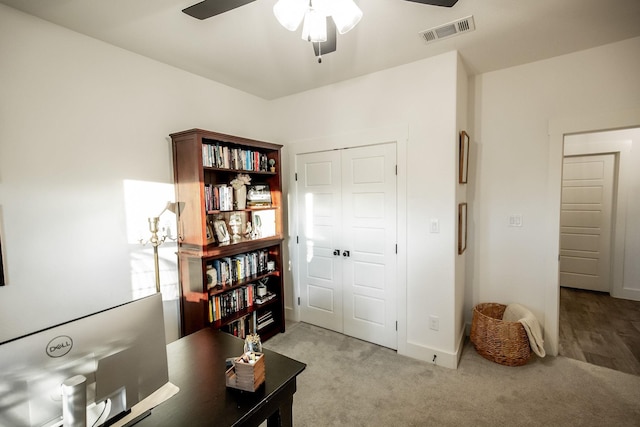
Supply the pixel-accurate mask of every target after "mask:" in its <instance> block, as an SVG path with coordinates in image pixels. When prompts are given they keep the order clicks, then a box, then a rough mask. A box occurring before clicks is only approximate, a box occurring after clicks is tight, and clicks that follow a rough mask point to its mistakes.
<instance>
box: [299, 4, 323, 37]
mask: <svg viewBox="0 0 640 427" xmlns="http://www.w3.org/2000/svg"><path fill="white" fill-rule="evenodd" d="M301 37H302V40H306V41H310V42H326V41H327V17H326V15H325V14H324V13H322V12H320V11H318V10H315V9H309V10H307V13H306V14H305V15H304V24H303V25H302V36H301Z"/></svg>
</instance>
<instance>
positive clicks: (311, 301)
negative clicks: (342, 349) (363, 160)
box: [296, 151, 343, 332]
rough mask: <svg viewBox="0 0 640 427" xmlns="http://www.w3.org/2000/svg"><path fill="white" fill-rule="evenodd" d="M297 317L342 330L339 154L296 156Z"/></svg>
mask: <svg viewBox="0 0 640 427" xmlns="http://www.w3.org/2000/svg"><path fill="white" fill-rule="evenodd" d="M297 171H298V172H297V173H298V180H297V182H296V186H297V198H298V199H297V207H298V228H299V236H298V254H299V257H298V259H299V262H300V265H299V266H298V268H300V275H299V277H300V318H301V320H302V321H303V322H307V323H311V324H313V325H317V326H321V327H323V328H327V329H331V330H334V331H337V332H342V331H343V328H342V264H343V263H342V252H341V251H340V244H341V236H340V234H341V229H342V224H341V220H342V200H341V197H342V178H341V169H340V152H339V151H325V152H320V153H310V154H302V155H299V156H298V157H297Z"/></svg>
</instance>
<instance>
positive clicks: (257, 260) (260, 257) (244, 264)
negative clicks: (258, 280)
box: [206, 249, 269, 289]
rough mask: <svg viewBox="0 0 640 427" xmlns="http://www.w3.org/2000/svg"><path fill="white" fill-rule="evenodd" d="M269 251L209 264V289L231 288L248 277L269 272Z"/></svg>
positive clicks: (250, 253) (264, 250)
mask: <svg viewBox="0 0 640 427" xmlns="http://www.w3.org/2000/svg"><path fill="white" fill-rule="evenodd" d="M268 262H269V251H268V250H266V249H261V250H258V251H254V252H248V253H243V254H238V255H234V256H232V257H222V258H217V259H215V260H213V261H211V262H208V263H207V270H206V273H207V288H208V289H211V288H214V287H216V286H218V287H224V286H230V285H232V284H234V283H237V282H241V281H243V280H245V279H246V278H248V277H251V276H257V275H258V274H263V273H266V272H267V271H268V268H267V266H268Z"/></svg>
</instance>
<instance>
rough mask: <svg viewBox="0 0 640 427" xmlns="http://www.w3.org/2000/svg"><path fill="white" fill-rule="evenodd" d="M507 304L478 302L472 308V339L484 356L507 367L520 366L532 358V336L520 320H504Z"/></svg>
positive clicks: (477, 349)
mask: <svg viewBox="0 0 640 427" xmlns="http://www.w3.org/2000/svg"><path fill="white" fill-rule="evenodd" d="M506 308H507V306H506V305H503V304H497V303H483V304H478V305H476V306H475V307H474V308H473V320H472V321H471V337H470V338H471V342H472V343H473V345H474V347H475V348H476V351H477V352H478V353H479V354H480V355H481V356H482V357H484V358H485V359H488V360H491V361H492V362H496V363H499V364H501V365H506V366H521V365H524V364H525V363H527V361H528V360H529V358H530V357H531V346H530V345H529V337H528V336H527V332H526V331H525V330H524V327H523V326H522V324H521V323H520V322H505V321H503V320H502V316H503V314H504V310H505V309H506Z"/></svg>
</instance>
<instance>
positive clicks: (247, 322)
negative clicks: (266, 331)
mask: <svg viewBox="0 0 640 427" xmlns="http://www.w3.org/2000/svg"><path fill="white" fill-rule="evenodd" d="M220 330H222V331H224V332H227V333H229V334H231V335H235V336H236V337H238V338H243V339H244V338H246V337H247V335H249V334H250V333H251V316H244V317H243V318H241V319H238V320H235V321H233V322H231V323H229V324H228V325H224V326H223V327H222V328H220Z"/></svg>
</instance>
